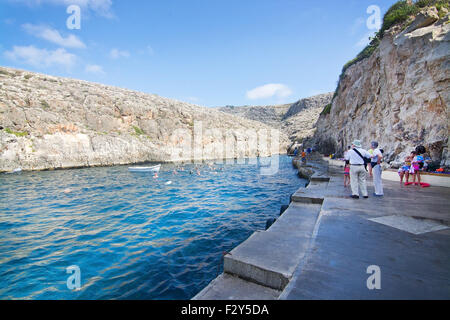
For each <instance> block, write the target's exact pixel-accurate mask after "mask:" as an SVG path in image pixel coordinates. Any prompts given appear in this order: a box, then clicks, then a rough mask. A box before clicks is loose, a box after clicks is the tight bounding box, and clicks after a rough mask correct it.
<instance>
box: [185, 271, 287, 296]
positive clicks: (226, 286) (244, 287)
mask: <svg viewBox="0 0 450 320" xmlns="http://www.w3.org/2000/svg"><path fill="white" fill-rule="evenodd" d="M280 293H281V291H278V290H274V289H271V288H268V287H264V286H261V285H258V284H256V283H253V282H250V281H245V280H243V279H240V278H238V277H235V276H232V275H230V274H227V273H222V274H221V275H219V276H218V277H217V278H216V279H214V280H213V281H212V282H211V283H210V284H209V285H208V286H207V287H206V288H204V289H203V290H202V291H200V292H199V293H198V294H197V295H196V296H195V297H194V298H193V299H192V300H276V299H277V298H278V296H279V295H280Z"/></svg>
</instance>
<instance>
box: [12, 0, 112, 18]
mask: <svg viewBox="0 0 450 320" xmlns="http://www.w3.org/2000/svg"><path fill="white" fill-rule="evenodd" d="M10 1H13V2H21V3H25V4H27V5H34V6H38V5H41V4H53V5H64V6H70V5H72V4H74V5H78V6H80V7H81V8H82V9H87V10H91V11H94V12H95V13H96V14H98V15H100V16H103V17H105V18H113V17H114V14H113V13H112V10H111V7H112V0H10Z"/></svg>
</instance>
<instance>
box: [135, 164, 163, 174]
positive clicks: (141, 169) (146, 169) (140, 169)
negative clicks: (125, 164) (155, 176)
mask: <svg viewBox="0 0 450 320" xmlns="http://www.w3.org/2000/svg"><path fill="white" fill-rule="evenodd" d="M159 169H161V164H157V165H156V166H151V167H129V168H128V170H129V171H132V172H158V171H159Z"/></svg>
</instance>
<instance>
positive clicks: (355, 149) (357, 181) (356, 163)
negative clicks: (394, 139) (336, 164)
mask: <svg viewBox="0 0 450 320" xmlns="http://www.w3.org/2000/svg"><path fill="white" fill-rule="evenodd" d="M370 157H371V155H370V153H369V152H367V151H366V150H364V149H363V148H362V146H361V141H359V140H355V141H353V142H352V149H351V150H349V151H348V152H347V154H346V155H345V160H349V161H350V185H351V188H352V196H351V197H352V198H353V199H359V191H361V193H362V196H363V197H364V198H368V197H369V196H368V194H367V182H366V178H367V174H366V168H365V165H364V164H365V162H364V158H366V159H370ZM358 189H359V190H358Z"/></svg>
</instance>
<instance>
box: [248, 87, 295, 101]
mask: <svg viewBox="0 0 450 320" xmlns="http://www.w3.org/2000/svg"><path fill="white" fill-rule="evenodd" d="M291 94H292V91H291V89H289V87H288V86H286V85H284V84H277V83H269V84H266V85H264V86H261V87H258V88H255V89H252V90H250V91H247V98H248V99H251V100H256V99H267V98H272V97H274V96H276V97H278V98H286V97H288V96H290V95H291Z"/></svg>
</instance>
